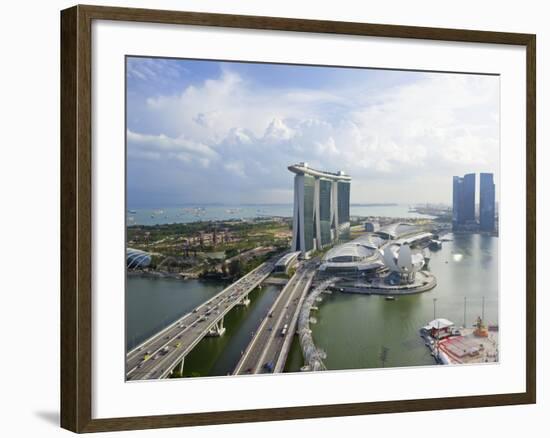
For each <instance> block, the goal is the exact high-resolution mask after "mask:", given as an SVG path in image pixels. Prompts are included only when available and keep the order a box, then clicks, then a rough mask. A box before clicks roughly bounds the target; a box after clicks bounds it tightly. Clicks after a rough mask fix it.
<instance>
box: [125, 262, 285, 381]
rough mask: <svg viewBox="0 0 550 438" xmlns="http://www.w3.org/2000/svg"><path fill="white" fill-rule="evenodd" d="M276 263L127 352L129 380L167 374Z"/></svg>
mask: <svg viewBox="0 0 550 438" xmlns="http://www.w3.org/2000/svg"><path fill="white" fill-rule="evenodd" d="M275 263H276V260H270V261H268V262H266V263H264V264H262V265H260V266H259V267H258V268H256V269H255V270H253V271H251V272H250V273H248V274H247V275H245V276H244V277H242V278H240V279H239V280H238V281H236V282H235V283H233V284H231V285H230V286H228V287H227V288H225V289H224V290H223V291H221V292H220V293H218V294H217V295H215V296H214V297H212V298H211V299H209V300H208V301H206V302H205V303H203V304H201V305H200V306H198V307H197V308H195V309H194V310H193V311H192V312H191V313H187V314H185V315H183V316H182V317H181V318H179V319H178V320H176V321H175V322H173V323H172V324H170V325H169V326H168V327H166V328H165V329H163V330H161V331H160V332H159V333H157V334H155V335H154V336H152V337H150V338H149V339H147V340H146V341H145V342H143V343H142V344H141V345H139V346H137V347H136V348H134V349H133V350H131V351H130V352H128V353H127V355H126V380H147V379H162V378H165V377H167V376H168V375H169V374H170V373H171V372H172V370H173V369H174V367H175V366H176V365H177V364H178V363H181V362H182V360H184V359H185V356H186V355H187V354H188V353H189V352H190V351H191V350H192V349H193V348H194V347H195V346H196V345H197V344H198V343H199V341H200V340H201V339H202V338H204V337H205V336H207V335H208V334H211V333H215V332H216V331H217V330H220V329H222V328H223V318H224V316H225V314H227V313H228V312H229V311H230V310H231V309H232V308H233V307H235V306H236V305H238V304H239V303H241V302H242V301H243V299H245V298H246V297H247V295H248V294H249V293H250V292H251V291H252V290H254V289H255V288H256V287H257V286H258V285H260V284H261V283H262V282H263V281H264V280H265V279H266V278H267V277H268V276H269V275H270V274H271V272H272V271H273V268H274V266H275Z"/></svg>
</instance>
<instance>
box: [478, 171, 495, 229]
mask: <svg viewBox="0 0 550 438" xmlns="http://www.w3.org/2000/svg"><path fill="white" fill-rule="evenodd" d="M479 226H480V229H481V230H482V231H495V183H494V181H493V174H492V173H480V174H479Z"/></svg>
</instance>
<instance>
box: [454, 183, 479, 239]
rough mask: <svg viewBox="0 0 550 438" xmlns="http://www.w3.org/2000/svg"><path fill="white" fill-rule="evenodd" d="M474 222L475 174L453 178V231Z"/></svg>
mask: <svg viewBox="0 0 550 438" xmlns="http://www.w3.org/2000/svg"><path fill="white" fill-rule="evenodd" d="M475 220H476V174H475V173H468V174H466V175H464V176H463V177H461V176H453V230H458V229H460V228H462V227H464V225H467V224H468V225H473V224H475Z"/></svg>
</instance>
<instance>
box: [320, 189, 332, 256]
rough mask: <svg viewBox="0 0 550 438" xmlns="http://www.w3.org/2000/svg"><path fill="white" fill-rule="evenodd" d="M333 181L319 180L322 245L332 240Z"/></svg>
mask: <svg viewBox="0 0 550 438" xmlns="http://www.w3.org/2000/svg"><path fill="white" fill-rule="evenodd" d="M331 192H332V182H331V181H328V180H324V179H322V180H320V181H319V219H320V221H321V245H323V246H324V245H328V244H329V243H330V242H331V233H330V228H331V224H330V208H331V205H330V204H331Z"/></svg>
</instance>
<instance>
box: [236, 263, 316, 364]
mask: <svg viewBox="0 0 550 438" xmlns="http://www.w3.org/2000/svg"><path fill="white" fill-rule="evenodd" d="M314 275H315V266H314V262H313V261H310V262H308V263H306V264H304V265H303V266H302V267H300V268H299V269H298V270H297V271H296V273H295V274H294V276H293V277H292V279H291V280H290V281H289V282H288V283H287V285H286V286H285V288H284V289H283V290H282V291H281V293H280V294H279V296H278V297H277V299H276V300H275V302H274V303H273V306H272V307H271V309H270V311H269V313H268V314H267V316H266V317H265V318H264V320H263V321H262V323H261V325H260V327H259V328H258V330H257V331H256V334H255V335H254V337H253V338H252V340H251V342H250V344H249V345H248V347H247V348H246V350H245V351H244V353H243V355H242V356H241V359H240V360H239V363H238V364H237V366H236V368H235V371H234V372H233V374H263V373H273V372H281V371H282V369H283V368H284V362H285V361H286V356H287V354H288V348H289V347H290V343H291V342H292V336H293V335H294V331H295V329H296V320H297V315H298V312H299V310H300V306H301V304H302V301H303V297H304V296H305V295H306V293H307V290H308V289H309V286H310V284H311V281H312V279H313V277H314Z"/></svg>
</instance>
